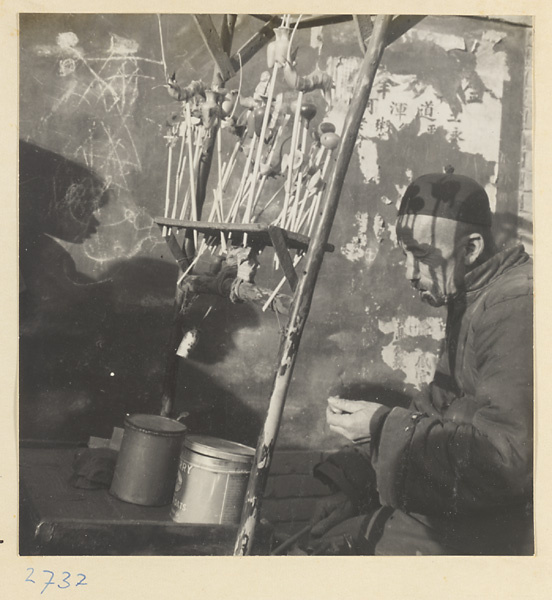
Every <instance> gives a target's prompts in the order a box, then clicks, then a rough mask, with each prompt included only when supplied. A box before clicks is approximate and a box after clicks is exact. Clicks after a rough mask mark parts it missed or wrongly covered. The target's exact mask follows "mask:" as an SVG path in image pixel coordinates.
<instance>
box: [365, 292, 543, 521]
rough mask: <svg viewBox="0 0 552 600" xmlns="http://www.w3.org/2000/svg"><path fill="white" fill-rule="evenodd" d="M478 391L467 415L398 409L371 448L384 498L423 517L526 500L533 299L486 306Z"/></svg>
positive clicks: (465, 405) (468, 399)
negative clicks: (448, 414) (374, 447)
mask: <svg viewBox="0 0 552 600" xmlns="http://www.w3.org/2000/svg"><path fill="white" fill-rule="evenodd" d="M474 335H475V337H474V353H475V356H474V357H472V360H473V364H474V367H475V369H476V372H477V375H476V377H477V383H476V386H475V394H474V395H473V396H462V397H461V398H459V400H458V403H459V406H461V407H462V412H463V413H464V415H468V416H467V417H464V418H462V419H456V418H447V417H446V416H445V417H442V416H440V415H438V414H436V413H432V414H427V413H425V412H417V411H415V410H407V409H403V408H394V409H393V410H392V411H391V413H390V414H389V415H388V416H387V418H386V419H385V422H384V424H383V428H382V431H381V435H380V442H379V445H378V447H377V448H376V449H375V452H373V453H372V464H373V466H374V469H375V472H376V478H377V485H378V491H379V495H380V501H381V503H382V504H384V505H389V506H392V507H394V508H400V509H402V510H405V511H412V512H422V513H425V514H451V513H452V514H454V513H470V512H472V511H480V510H486V509H491V508H493V509H494V508H497V507H502V506H504V507H505V506H511V505H514V504H519V503H521V502H524V501H526V500H527V499H528V498H529V497H530V494H531V489H532V488H531V486H532V422H533V404H532V402H533V387H532V386H533V383H532V382H533V369H532V364H533V363H532V359H533V342H532V296H531V295H521V296H517V297H510V298H507V299H502V300H501V301H498V302H496V303H494V304H492V305H490V306H487V307H485V310H484V311H483V313H482V315H480V316H479V317H478V323H477V324H476V325H475V326H474Z"/></svg>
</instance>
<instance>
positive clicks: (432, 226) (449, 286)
mask: <svg viewBox="0 0 552 600" xmlns="http://www.w3.org/2000/svg"><path fill="white" fill-rule="evenodd" d="M397 240H398V243H399V246H400V248H401V249H402V251H403V253H404V255H405V257H406V274H405V275H406V278H407V279H408V280H409V281H410V283H411V285H412V286H413V287H414V288H415V289H416V290H417V291H418V292H419V294H420V298H421V300H423V301H424V302H427V303H428V304H430V305H431V306H435V307H437V306H443V305H444V304H446V303H447V302H448V301H449V300H450V299H451V298H452V297H453V296H454V295H455V294H456V293H457V292H458V290H459V289H460V288H461V286H462V284H463V281H464V275H465V268H464V251H463V244H462V240H461V239H460V236H459V224H458V222H456V221H453V220H451V219H445V218H442V217H432V216H431V215H409V214H407V215H401V216H400V217H399V220H398V222H397Z"/></svg>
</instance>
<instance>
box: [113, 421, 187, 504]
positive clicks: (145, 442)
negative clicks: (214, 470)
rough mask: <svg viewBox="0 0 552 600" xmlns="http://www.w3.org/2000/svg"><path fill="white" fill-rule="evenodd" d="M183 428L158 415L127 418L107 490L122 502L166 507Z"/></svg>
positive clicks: (183, 431)
mask: <svg viewBox="0 0 552 600" xmlns="http://www.w3.org/2000/svg"><path fill="white" fill-rule="evenodd" d="M185 431H186V426H185V425H183V424H182V423H180V422H179V421H175V420H173V419H168V418H167V417H160V416H158V415H142V414H137V415H129V416H127V417H126V419H125V432H124V435H123V441H122V443H121V449H120V450H119V455H118V457H117V463H116V465H115V473H114V474H113V481H112V482H111V489H110V490H109V491H110V492H111V494H113V496H116V497H117V498H119V499H120V500H124V501H125V502H131V503H133V504H142V505H144V506H163V505H164V504H169V503H170V501H171V498H172V494H173V492H174V485H175V482H176V472H177V469H178V456H179V454H180V450H181V448H182V441H183V439H184V433H185Z"/></svg>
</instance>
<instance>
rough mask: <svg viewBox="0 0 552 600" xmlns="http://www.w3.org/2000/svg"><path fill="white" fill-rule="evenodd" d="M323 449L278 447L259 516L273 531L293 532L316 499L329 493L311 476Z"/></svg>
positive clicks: (305, 521) (304, 520) (303, 522)
mask: <svg viewBox="0 0 552 600" xmlns="http://www.w3.org/2000/svg"><path fill="white" fill-rule="evenodd" d="M327 454H328V453H324V452H322V451H300V450H281V451H276V452H275V453H274V455H273V458H272V463H271V467H270V475H269V477H268V482H267V486H266V490H265V494H264V500H263V503H262V509H261V518H263V519H266V520H267V521H269V522H270V523H271V524H272V525H273V526H274V529H275V531H276V532H281V533H284V534H293V533H296V532H297V531H299V530H300V529H302V528H303V527H305V525H307V524H308V522H309V520H310V519H311V518H312V516H313V512H314V507H315V505H316V501H317V500H319V499H320V498H321V497H322V496H325V495H327V494H329V493H330V490H329V488H328V487H327V486H326V485H324V484H323V483H321V482H319V481H318V480H317V479H315V478H314V477H313V476H312V470H313V468H314V466H315V465H316V464H317V463H319V462H320V461H321V460H323V459H324V458H325V456H327Z"/></svg>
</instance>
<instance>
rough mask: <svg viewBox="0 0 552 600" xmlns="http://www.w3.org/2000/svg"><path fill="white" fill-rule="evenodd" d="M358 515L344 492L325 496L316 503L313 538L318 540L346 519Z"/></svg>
mask: <svg viewBox="0 0 552 600" xmlns="http://www.w3.org/2000/svg"><path fill="white" fill-rule="evenodd" d="M355 515H356V511H355V509H354V507H353V504H352V502H351V501H350V500H349V499H348V498H347V496H346V495H345V494H344V493H343V492H337V493H335V494H331V495H330V496H324V497H323V498H321V499H320V500H318V502H317V503H316V507H315V509H314V515H313V518H312V522H313V523H315V525H314V527H313V528H312V530H311V536H312V537H315V538H318V537H321V536H323V535H324V534H325V533H326V532H327V531H329V530H330V529H332V527H335V526H336V525H339V523H342V522H343V521H345V520H346V519H350V518H351V517H354V516H355Z"/></svg>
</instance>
